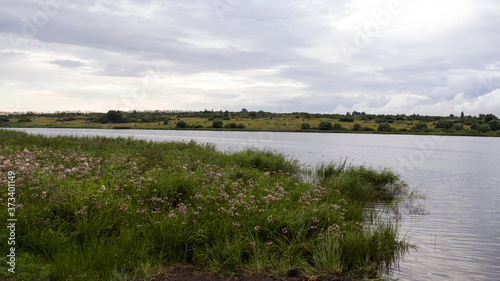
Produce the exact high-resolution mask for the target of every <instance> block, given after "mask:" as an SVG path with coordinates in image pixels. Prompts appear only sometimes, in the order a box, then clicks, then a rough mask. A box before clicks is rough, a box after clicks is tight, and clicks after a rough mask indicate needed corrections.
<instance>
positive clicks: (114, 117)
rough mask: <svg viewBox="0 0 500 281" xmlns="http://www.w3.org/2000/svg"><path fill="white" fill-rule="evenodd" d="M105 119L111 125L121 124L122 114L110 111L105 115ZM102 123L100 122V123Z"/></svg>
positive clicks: (117, 111)
mask: <svg viewBox="0 0 500 281" xmlns="http://www.w3.org/2000/svg"><path fill="white" fill-rule="evenodd" d="M106 117H107V118H108V120H109V121H110V122H111V123H122V122H123V113H122V112H121V111H119V110H110V111H108V113H106ZM101 123H102V122H101Z"/></svg>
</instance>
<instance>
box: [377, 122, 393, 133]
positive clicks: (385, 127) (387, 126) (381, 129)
mask: <svg viewBox="0 0 500 281" xmlns="http://www.w3.org/2000/svg"><path fill="white" fill-rule="evenodd" d="M391 130H392V128H391V125H390V124H389V123H387V122H383V123H380V125H378V128H377V131H379V132H390V131H391Z"/></svg>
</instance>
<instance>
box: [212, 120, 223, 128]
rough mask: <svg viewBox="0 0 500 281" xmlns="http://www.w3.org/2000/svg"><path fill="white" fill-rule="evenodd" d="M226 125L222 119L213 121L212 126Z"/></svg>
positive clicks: (220, 126)
mask: <svg viewBox="0 0 500 281" xmlns="http://www.w3.org/2000/svg"><path fill="white" fill-rule="evenodd" d="M223 126H224V123H223V122H222V121H220V120H215V121H214V122H212V128H222V127H223Z"/></svg>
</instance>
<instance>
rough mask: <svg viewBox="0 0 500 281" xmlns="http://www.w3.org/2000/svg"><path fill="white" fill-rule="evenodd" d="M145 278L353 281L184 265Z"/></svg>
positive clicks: (168, 280)
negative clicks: (223, 271) (228, 271)
mask: <svg viewBox="0 0 500 281" xmlns="http://www.w3.org/2000/svg"><path fill="white" fill-rule="evenodd" d="M145 280H153V281H194V280H197V281H254V280H255V281H278V280H280V281H281V280H283V281H353V280H354V279H351V278H346V277H339V276H315V277H301V276H284V277H269V276H262V275H250V274H246V275H245V274H243V275H219V274H210V273H209V272H207V271H206V270H204V269H201V268H196V267H192V266H186V265H178V266H173V267H168V268H165V269H163V270H162V272H160V273H158V274H157V275H155V276H151V277H150V278H148V279H145Z"/></svg>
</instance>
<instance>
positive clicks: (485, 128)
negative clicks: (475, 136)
mask: <svg viewBox="0 0 500 281" xmlns="http://www.w3.org/2000/svg"><path fill="white" fill-rule="evenodd" d="M490 131H491V128H490V126H488V125H486V124H483V125H481V126H479V132H481V133H485V134H486V133H488V132H490Z"/></svg>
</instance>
